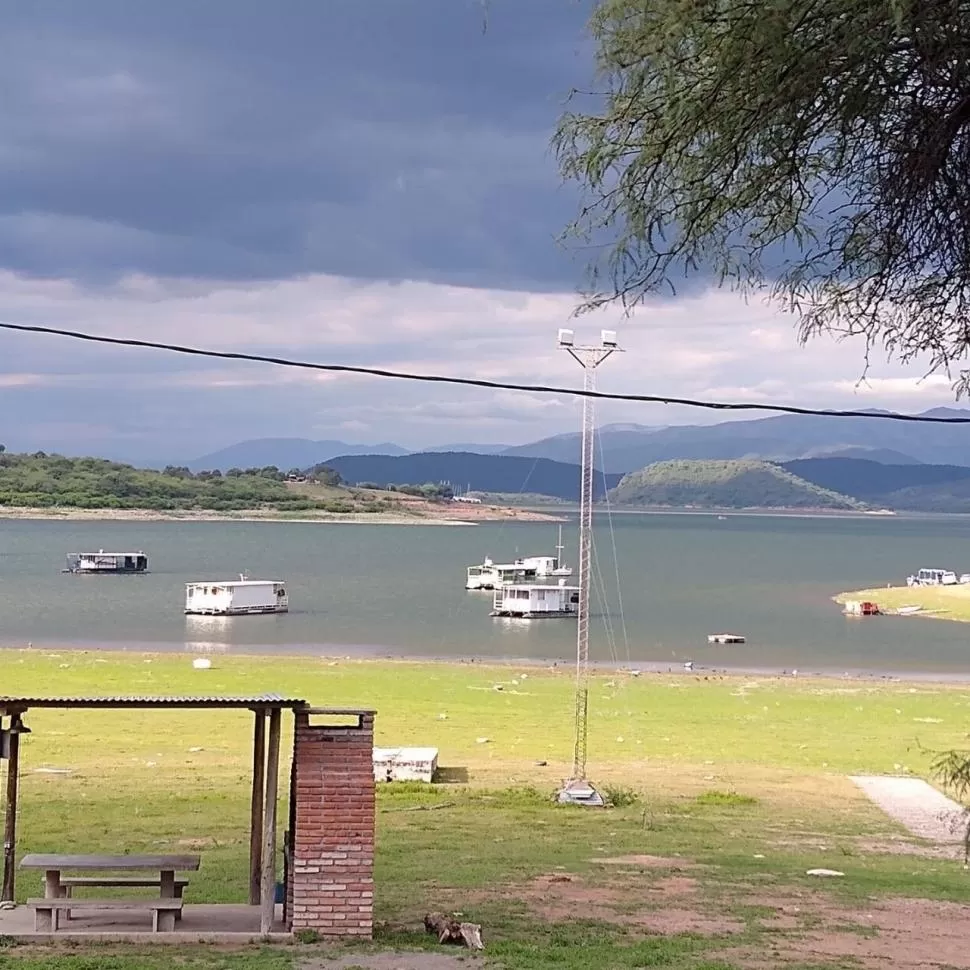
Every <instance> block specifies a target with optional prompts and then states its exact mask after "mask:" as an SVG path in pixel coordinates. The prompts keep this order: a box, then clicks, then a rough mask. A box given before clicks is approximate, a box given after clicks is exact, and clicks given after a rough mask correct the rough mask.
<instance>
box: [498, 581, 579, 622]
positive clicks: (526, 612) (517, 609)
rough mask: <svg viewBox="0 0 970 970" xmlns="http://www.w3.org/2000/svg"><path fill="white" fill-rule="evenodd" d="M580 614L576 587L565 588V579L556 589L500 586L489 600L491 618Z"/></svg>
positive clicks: (544, 585)
mask: <svg viewBox="0 0 970 970" xmlns="http://www.w3.org/2000/svg"><path fill="white" fill-rule="evenodd" d="M578 611H579V587H578V586H567V585H566V581H565V580H564V579H561V580H559V584H558V585H557V586H549V585H548V584H541V583H514V584H510V585H508V586H500V587H499V588H498V589H496V590H495V593H494V595H493V599H492V616H510V617H517V618H519V619H522V620H534V619H539V618H540V617H555V616H576V615H577V613H578Z"/></svg>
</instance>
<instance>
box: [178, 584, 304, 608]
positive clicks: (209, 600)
mask: <svg viewBox="0 0 970 970" xmlns="http://www.w3.org/2000/svg"><path fill="white" fill-rule="evenodd" d="M289 608H290V603H289V598H288V597H287V594H286V586H285V585H284V584H283V583H282V582H280V581H279V580H273V579H231V580H211V581H209V582H204V583H186V584H185V612H186V613H188V614H192V615H195V616H242V615H246V614H255V613H286V612H287V611H288V610H289Z"/></svg>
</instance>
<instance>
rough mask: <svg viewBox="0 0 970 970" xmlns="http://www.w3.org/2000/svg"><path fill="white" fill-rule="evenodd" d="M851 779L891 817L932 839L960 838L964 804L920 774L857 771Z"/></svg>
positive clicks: (951, 840)
mask: <svg viewBox="0 0 970 970" xmlns="http://www.w3.org/2000/svg"><path fill="white" fill-rule="evenodd" d="M852 781H853V782H854V783H855V784H856V785H858V786H859V788H861V789H862V791H863V792H864V793H865V794H866V795H867V796H868V797H869V798H870V799H871V800H872V801H873V802H875V803H876V805H878V806H879V807H880V808H881V809H882V810H883V811H884V812H885V813H886V814H887V815H888V816H889V817H890V818H894V819H895V820H896V821H897V822H899V823H900V824H902V825H904V826H905V827H906V828H907V829H908V830H909V831H910V832H912V834H913V835H915V836H918V837H919V838H921V839H927V840H929V841H931V842H937V843H940V844H943V845H952V844H954V843H957V842H960V841H961V837H960V819H961V817H962V815H963V808H962V807H961V806H960V805H959V804H958V803H957V802H955V801H953V800H952V799H950V798H947V797H946V795H944V794H943V793H942V792H939V791H937V790H936V789H935V788H934V787H933V786H932V785H930V784H927V782H925V781H923V780H922V779H921V778H897V777H894V776H892V775H858V776H855V777H853V778H852Z"/></svg>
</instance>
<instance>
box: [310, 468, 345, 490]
mask: <svg viewBox="0 0 970 970" xmlns="http://www.w3.org/2000/svg"><path fill="white" fill-rule="evenodd" d="M308 477H309V478H310V480H311V481H313V482H316V483H317V484H318V485H342V484H343V479H342V478H341V477H340V472H338V471H335V470H334V469H333V468H331V467H330V466H329V465H325V464H324V465H314V466H313V468H311V469H310V472H309V476H308Z"/></svg>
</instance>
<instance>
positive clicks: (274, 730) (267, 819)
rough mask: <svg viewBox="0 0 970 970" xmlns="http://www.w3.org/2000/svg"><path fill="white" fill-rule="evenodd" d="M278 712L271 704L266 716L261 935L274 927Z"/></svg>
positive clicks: (278, 758) (279, 716)
mask: <svg viewBox="0 0 970 970" xmlns="http://www.w3.org/2000/svg"><path fill="white" fill-rule="evenodd" d="M281 714H282V712H281V711H280V709H279V708H278V707H274V708H273V710H272V711H271V713H270V716H269V750H268V751H267V757H266V801H265V803H264V806H263V872H262V878H263V881H262V892H261V893H260V900H259V905H260V914H259V932H260V933H261V934H263V935H264V936H265V935H266V934H267V933H269V932H270V931H271V930H272V929H273V916H274V915H275V911H276V800H277V789H278V788H279V778H280V721H281V720H282V716H281Z"/></svg>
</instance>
